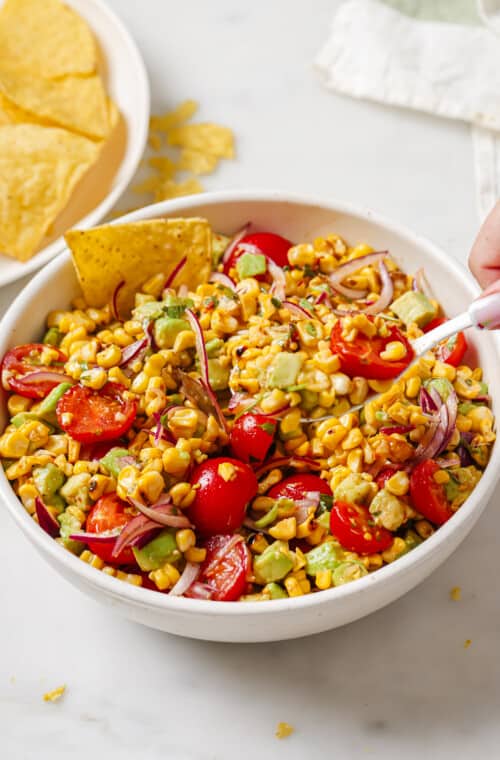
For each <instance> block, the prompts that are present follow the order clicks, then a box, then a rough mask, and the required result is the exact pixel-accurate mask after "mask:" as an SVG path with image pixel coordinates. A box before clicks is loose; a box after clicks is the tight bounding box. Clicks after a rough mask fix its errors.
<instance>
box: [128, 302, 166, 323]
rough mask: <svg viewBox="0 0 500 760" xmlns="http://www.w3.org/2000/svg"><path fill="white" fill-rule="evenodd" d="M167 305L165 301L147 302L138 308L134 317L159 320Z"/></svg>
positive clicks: (134, 312)
mask: <svg viewBox="0 0 500 760" xmlns="http://www.w3.org/2000/svg"><path fill="white" fill-rule="evenodd" d="M164 308H165V303H164V302H163V301H146V303H141V305H140V306H136V307H135V309H134V311H133V315H134V317H135V319H138V320H142V319H158V317H161V316H162V314H163V313H164Z"/></svg>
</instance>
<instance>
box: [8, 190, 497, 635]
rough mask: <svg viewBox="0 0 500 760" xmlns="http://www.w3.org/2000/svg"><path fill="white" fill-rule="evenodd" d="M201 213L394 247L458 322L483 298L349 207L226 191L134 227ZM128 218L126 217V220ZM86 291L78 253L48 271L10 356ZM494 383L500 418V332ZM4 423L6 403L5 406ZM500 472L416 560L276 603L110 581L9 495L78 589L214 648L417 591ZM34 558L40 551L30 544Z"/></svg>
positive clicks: (313, 626)
mask: <svg viewBox="0 0 500 760" xmlns="http://www.w3.org/2000/svg"><path fill="white" fill-rule="evenodd" d="M180 215H187V216H189V215H200V216H203V217H206V218H208V219H209V221H210V222H211V223H212V225H213V227H214V228H215V229H217V230H220V231H222V232H227V233H232V232H235V231H236V230H237V229H239V228H240V227H241V226H242V225H243V224H244V223H245V222H247V221H249V220H251V221H252V222H254V223H255V224H256V225H257V226H258V227H260V228H262V229H266V230H271V231H273V230H274V231H276V232H280V233H282V234H283V235H286V236H287V237H289V238H290V239H292V240H297V241H299V240H307V239H312V238H314V237H315V236H317V235H321V234H324V233H327V232H332V231H335V232H337V233H339V234H340V235H342V236H344V237H345V238H347V239H348V240H349V241H353V242H356V241H366V242H368V243H370V245H373V246H374V247H375V248H379V249H381V248H382V249H384V248H388V249H389V250H390V252H391V254H392V255H393V256H394V258H395V259H396V260H397V261H398V262H399V263H400V264H401V265H402V266H403V267H404V268H405V269H407V270H409V271H413V270H415V269H417V268H418V267H420V266H423V267H424V268H425V272H426V275H427V277H428V279H429V281H430V282H431V283H432V285H433V288H434V291H435V293H436V294H437V296H438V297H439V298H440V300H441V302H442V304H443V305H444V307H445V309H446V311H447V313H448V314H449V315H454V314H456V313H458V312H459V311H460V310H462V309H463V307H464V305H465V304H467V303H468V302H470V301H471V300H472V299H473V298H474V297H475V296H476V295H477V287H476V286H475V285H474V284H473V283H472V281H471V279H470V278H469V276H468V275H467V274H466V272H465V271H464V270H463V269H462V268H461V267H460V266H459V265H458V264H457V263H455V262H454V261H453V260H452V259H451V258H450V257H449V256H447V255H446V254H444V253H443V252H442V251H440V250H439V249H438V248H436V246H434V245H433V244H432V243H430V242H428V241H427V240H424V239H422V238H420V237H417V236H416V235H413V234H411V233H410V232H408V231H407V230H405V229H403V228H401V227H400V226H398V225H396V224H393V223H392V222H388V221H387V220H383V219H381V218H380V217H378V216H376V215H375V214H372V213H371V212H365V211H360V210H357V209H354V208H350V207H348V206H345V205H343V204H341V203H335V202H333V201H324V200H319V199H314V198H303V197H299V196H293V195H292V196H291V195H287V194H285V193H278V192H268V191H263V192H259V191H255V192H237V191H235V192H225V193H209V194H206V195H203V196H192V197H190V198H181V199H179V200H176V201H169V202H166V203H160V204H157V205H155V206H149V207H147V208H144V209H141V210H140V211H137V212H134V213H133V214H129V215H128V216H127V217H124V218H125V219H127V220H136V219H149V218H153V217H159V216H180ZM120 221H121V220H120ZM77 293H78V286H77V282H76V277H75V274H74V271H73V267H72V264H71V261H70V256H69V253H65V254H64V255H63V256H60V257H59V258H57V259H56V260H55V261H53V262H51V263H50V264H49V265H48V266H46V267H45V269H43V271H41V272H40V273H39V274H38V275H37V276H36V277H35V278H34V279H33V280H32V282H31V283H30V284H29V285H28V287H26V288H25V290H23V291H22V293H21V294H20V295H19V296H18V298H17V299H16V301H15V302H14V303H13V304H12V306H11V307H10V309H9V311H8V312H7V314H6V315H5V317H4V319H3V321H2V323H1V324H0V356H2V355H3V354H4V353H5V351H6V350H7V349H8V348H10V347H11V346H13V345H15V344H18V343H25V342H29V341H32V340H38V339H39V338H40V336H41V335H42V333H43V325H44V321H45V318H46V314H47V311H48V309H58V308H67V307H68V304H69V301H70V299H71V298H72V297H73V296H74V295H76V294H77ZM469 339H470V341H471V344H472V346H473V348H472V352H473V353H477V358H478V359H479V361H480V363H481V365H482V367H483V368H484V370H485V377H486V380H489V381H490V382H491V389H492V392H493V405H494V411H495V413H496V415H499V414H500V403H499V402H500V394H499V395H498V396H497V395H496V394H495V384H494V383H493V382H492V381H493V380H494V378H495V376H496V373H498V367H499V366H500V338H499V337H498V336H497V335H495V334H492V333H489V334H488V333H472V332H471V334H470V336H469ZM1 415H2V419H1V420H0V421H1V422H2V424H4V422H5V404H2V411H1ZM499 475H500V447H499V446H498V444H497V445H495V446H494V449H493V453H492V457H491V461H490V463H489V465H488V467H487V468H486V472H485V473H484V475H483V477H482V478H481V480H480V482H479V484H478V486H477V487H476V489H475V490H474V492H473V494H472V495H471V497H470V498H469V499H468V500H467V502H466V503H465V504H464V505H463V506H462V507H461V508H460V510H459V511H458V512H457V514H455V515H454V516H453V518H452V519H451V520H450V521H449V522H447V523H446V524H445V525H444V526H443V527H441V528H440V529H439V530H438V531H437V532H436V533H435V534H434V535H433V536H432V537H431V538H429V539H428V540H427V541H425V543H423V544H422V545H421V546H419V547H418V548H416V549H414V550H413V551H412V552H410V553H409V554H407V555H406V556H404V557H402V558H401V559H399V560H398V561H397V562H394V563H393V564H392V565H388V566H386V567H384V568H382V569H381V570H378V571H377V572H375V573H373V574H371V575H368V576H366V577H365V578H362V579H361V580H358V581H355V582H353V583H350V584H347V585H345V586H341V587H339V588H335V589H330V590H328V591H322V592H320V593H317V594H311V595H308V596H303V597H298V598H292V599H283V600H277V601H269V602H245V603H240V604H238V603H224V602H207V601H202V600H194V599H183V598H170V597H169V596H167V595H164V594H159V593H157V592H154V591H149V590H146V589H142V588H136V587H134V586H130V585H128V584H127V583H123V582H121V581H118V580H116V579H115V578H110V577H108V576H107V575H104V574H103V573H101V572H99V571H98V570H95V569H93V568H92V567H89V566H88V565H86V564H85V563H84V562H82V561H81V560H79V559H77V558H76V557H74V556H73V555H72V554H70V553H69V552H68V551H66V550H65V549H63V548H61V547H60V546H59V545H58V544H57V543H56V542H55V541H53V539H51V538H49V536H48V535H46V534H45V533H44V532H43V531H42V530H41V529H40V528H39V527H38V525H37V524H36V523H35V522H34V521H33V519H32V518H31V517H30V516H29V515H28V513H27V512H26V511H25V510H24V508H23V506H22V504H21V503H20V502H19V501H18V499H17V498H16V496H15V494H14V492H13V491H12V490H11V487H10V485H9V483H8V481H7V480H6V478H5V475H4V473H3V471H1V472H0V495H1V498H2V500H3V501H4V502H5V504H6V505H7V508H8V510H9V512H10V513H11V514H12V516H13V518H14V520H15V521H16V522H17V524H18V525H19V527H20V528H21V529H22V531H23V532H24V533H25V535H26V536H27V537H28V539H29V540H30V542H31V544H32V546H33V547H34V548H35V549H37V551H39V552H40V553H41V554H42V555H43V556H44V557H45V559H46V560H47V561H48V562H50V564H51V565H52V566H53V567H54V568H55V569H56V570H57V571H58V572H59V573H60V574H61V575H62V576H63V577H64V578H67V579H68V580H69V581H71V583H73V584H74V585H75V586H78V588H80V589H81V590H82V591H84V592H85V593H87V594H89V595H90V596H92V597H93V598H95V599H97V600H99V601H101V602H104V603H106V604H107V605H108V606H112V607H114V608H115V609H116V610H117V611H118V612H120V613H123V614H124V615H125V616H126V617H128V618H131V619H132V620H135V621H137V622H140V623H143V624H144V625H148V626H152V627H153V628H159V629H160V630H163V631H169V632H171V633H176V634H181V635H183V636H190V637H193V638H199V639H209V640H214V641H249V642H256V641H272V640H278V639H288V638H295V637H299V636H304V635H306V634H310V633H318V632H320V631H324V630H327V629H329V628H335V627H336V626H340V625H343V624H345V623H348V622H350V621H352V620H356V619H357V618H361V617H363V616H364V615H367V614H369V613H370V612H373V611H374V610H377V609H379V608H380V607H383V606H384V605H386V604H388V603H389V602H392V601H394V600H395V599H397V598H398V597H400V596H401V595H402V594H404V593H406V592H407V591H409V590H410V589H411V588H413V587H414V586H415V585H416V584H417V583H419V582H420V581H422V580H423V579H424V578H426V576H428V575H429V573H431V572H432V571H433V570H435V569H436V567H438V565H440V564H441V563H442V562H444V560H445V559H446V558H447V557H448V556H449V555H450V554H451V552H452V551H454V549H456V548H457V546H458V545H459V544H460V542H461V541H462V540H463V539H464V538H465V536H466V535H467V533H468V532H469V531H470V530H471V528H472V526H473V525H474V523H475V522H476V520H477V519H478V517H479V515H480V514H481V512H482V511H483V509H484V507H485V506H486V504H487V502H488V498H489V496H490V495H491V493H492V491H493V489H494V486H495V483H496V481H497V480H498V477H499ZM26 551H31V547H30V546H27V547H26Z"/></svg>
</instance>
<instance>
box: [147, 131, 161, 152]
mask: <svg viewBox="0 0 500 760" xmlns="http://www.w3.org/2000/svg"><path fill="white" fill-rule="evenodd" d="M148 145H149V147H150V148H152V150H161V137H160V135H159V134H158V132H151V133H150V134H149V137H148Z"/></svg>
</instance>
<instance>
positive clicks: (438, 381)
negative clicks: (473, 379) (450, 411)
mask: <svg viewBox="0 0 500 760" xmlns="http://www.w3.org/2000/svg"><path fill="white" fill-rule="evenodd" d="M424 388H427V389H429V388H434V390H436V391H437V392H438V393H439V395H440V396H441V398H442V399H443V401H446V399H447V398H448V396H449V395H450V393H451V392H452V391H453V385H452V384H451V383H450V381H449V380H447V379H446V378H445V377H433V378H432V380H427V381H426V382H425V383H424Z"/></svg>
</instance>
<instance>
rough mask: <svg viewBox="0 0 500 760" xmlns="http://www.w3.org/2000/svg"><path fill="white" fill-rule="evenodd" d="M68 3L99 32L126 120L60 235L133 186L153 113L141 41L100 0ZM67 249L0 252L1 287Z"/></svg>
mask: <svg viewBox="0 0 500 760" xmlns="http://www.w3.org/2000/svg"><path fill="white" fill-rule="evenodd" d="M2 2H3V0H0V6H1V5H2ZM65 2H67V4H68V5H70V6H71V7H72V8H74V9H75V11H77V13H79V14H80V16H81V17H82V18H84V19H85V20H86V21H87V23H88V25H89V26H90V28H91V29H92V31H93V33H94V36H95V38H96V40H97V44H98V46H99V49H100V52H101V54H102V55H101V57H102V67H103V75H104V81H105V84H106V89H107V92H108V93H109V94H110V95H111V97H112V99H113V100H114V102H115V103H116V104H117V106H118V108H119V110H120V113H121V115H122V117H123V122H124V123H123V128H122V127H120V129H119V130H117V133H115V135H114V137H115V138H116V139H115V145H114V146H109V145H108V146H106V148H105V149H104V150H105V156H104V158H103V159H102V161H101V162H100V163H99V166H98V167H97V168H96V169H91V170H90V171H89V173H88V174H87V175H86V176H85V177H84V178H83V180H82V181H81V183H79V185H78V187H77V189H76V191H75V193H74V194H73V196H72V198H71V199H70V201H69V204H68V207H67V209H65V210H64V212H63V213H62V214H61V216H60V218H59V219H58V220H56V232H55V234H61V233H62V231H63V230H64V229H67V228H68V227H70V226H74V227H78V228H79V229H84V228H87V227H93V226H94V225H96V224H98V222H100V221H101V219H103V218H104V217H105V216H106V214H107V213H108V212H109V211H111V209H112V208H113V206H114V205H115V203H116V202H117V201H118V199H119V198H120V196H121V195H122V194H123V193H124V191H125V190H126V188H127V186H128V185H129V183H130V181H131V179H132V177H133V176H134V174H135V171H136V169H137V167H138V165H139V161H140V160H141V157H142V154H143V153H144V148H145V146H146V140H147V137H148V128H149V112H150V92H149V81H148V76H147V73H146V69H145V66H144V62H143V60H142V57H141V54H140V53H139V50H138V48H137V45H136V44H135V42H134V40H133V39H132V37H131V35H130V34H129V32H128V30H127V29H126V28H125V26H124V25H123V24H122V22H121V21H120V19H119V18H118V17H117V16H115V14H114V13H113V11H111V10H110V8H109V7H108V6H107V4H106V3H105V2H102V1H101V0H65ZM117 142H119V143H120V152H121V156H122V157H121V161H120V162H119V166H118V167H117V168H116V170H115V173H114V176H113V178H112V180H111V182H110V184H109V192H108V193H107V195H106V197H105V198H103V199H102V200H101V201H100V202H99V203H98V204H97V205H96V206H95V207H93V208H92V203H89V202H88V199H89V198H90V199H92V195H93V192H95V190H94V188H95V186H96V185H97V186H98V185H99V184H100V183H102V182H103V181H104V182H108V181H109V178H108V171H110V169H111V166H113V168H114V165H115V163H118V162H117V160H116V158H115V155H114V154H115V152H116V151H117V149H118V148H117V146H116V143H117ZM122 143H124V145H122ZM97 172H98V173H97ZM89 208H90V210H89ZM80 212H81V214H82V215H81V216H80ZM76 219H78V222H76ZM66 220H68V221H69V224H67V223H66ZM64 248H65V243H64V238H63V237H58V238H56V239H55V240H53V241H52V242H50V243H49V244H48V245H46V246H45V247H44V248H42V249H41V250H40V251H39V252H38V253H36V254H35V255H34V256H33V257H32V258H31V259H30V260H29V261H26V262H21V261H16V259H12V258H10V257H8V256H4V255H1V254H0V286H2V285H6V284H7V283H9V282H14V281H15V280H18V279H19V278H20V277H24V276H25V275H27V274H29V273H30V272H33V271H35V269H39V268H40V267H41V266H43V264H46V263H47V262H48V261H50V259H53V258H54V256H57V254H59V253H61V252H62V251H63V250H64Z"/></svg>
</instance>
